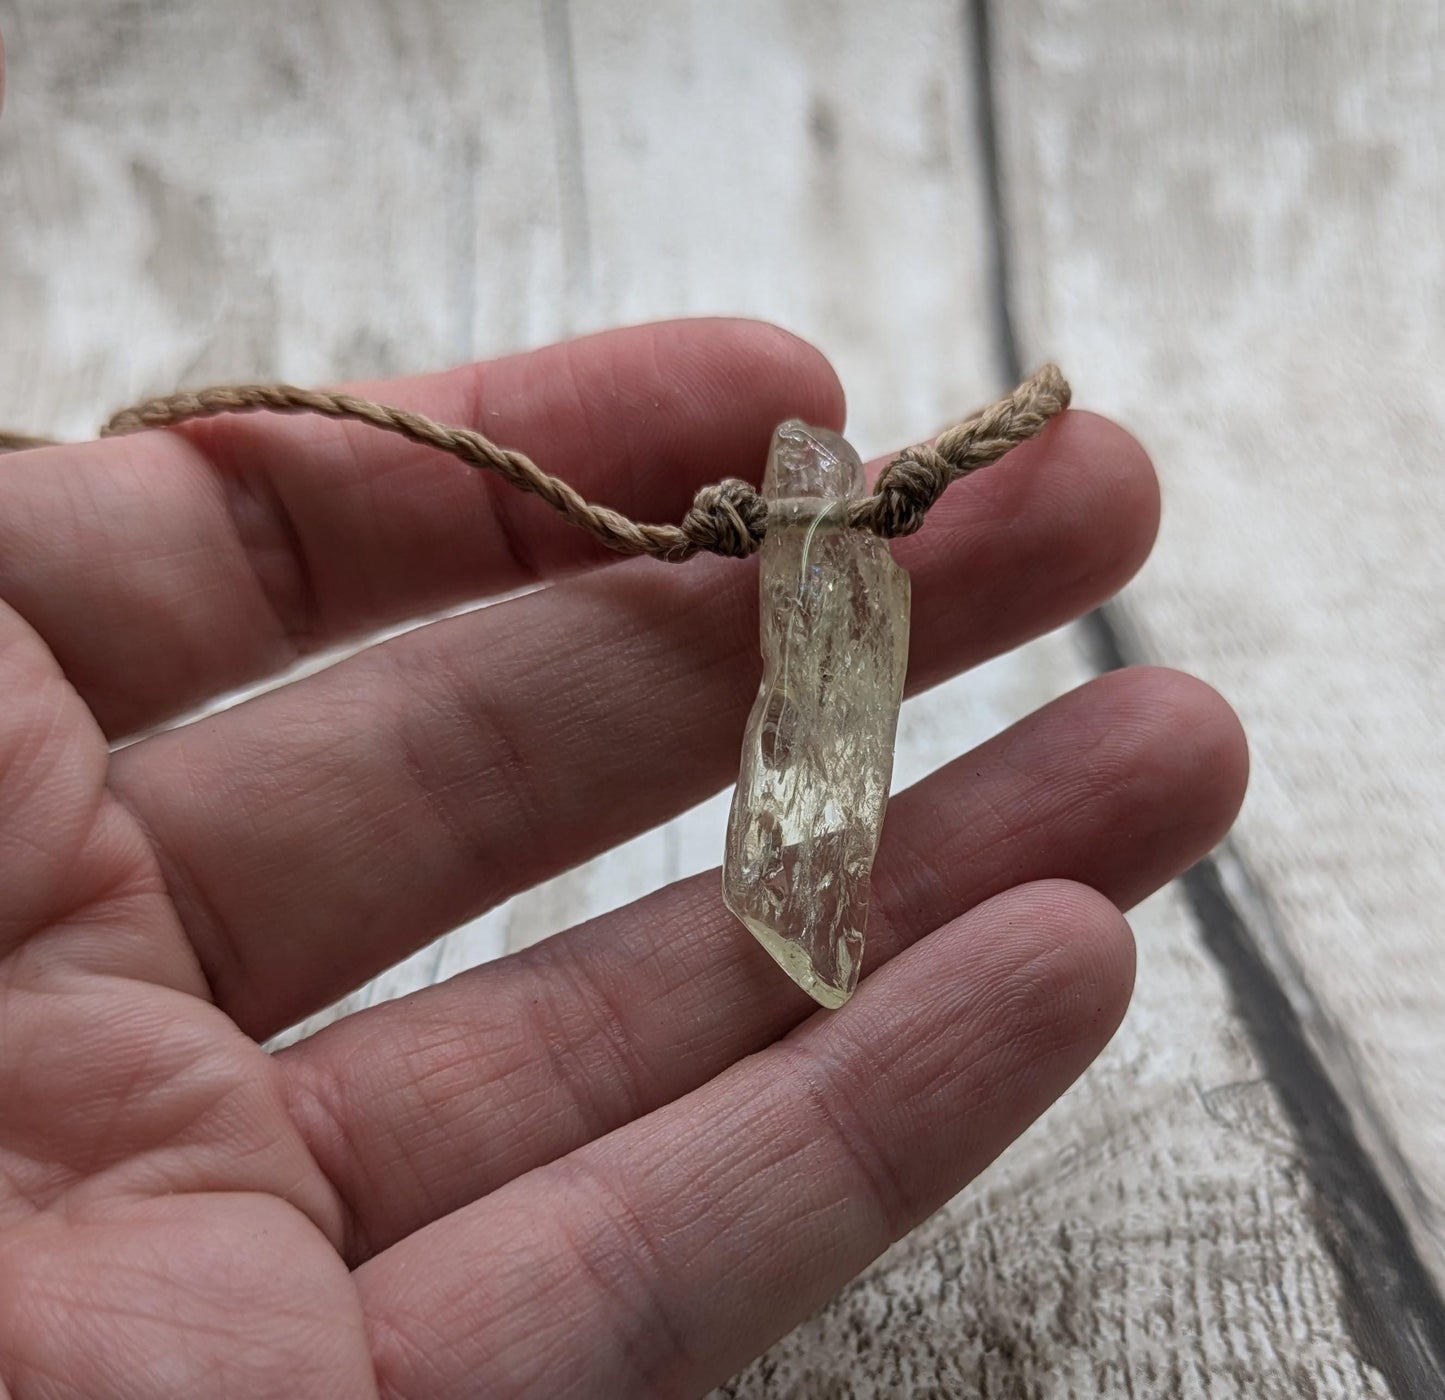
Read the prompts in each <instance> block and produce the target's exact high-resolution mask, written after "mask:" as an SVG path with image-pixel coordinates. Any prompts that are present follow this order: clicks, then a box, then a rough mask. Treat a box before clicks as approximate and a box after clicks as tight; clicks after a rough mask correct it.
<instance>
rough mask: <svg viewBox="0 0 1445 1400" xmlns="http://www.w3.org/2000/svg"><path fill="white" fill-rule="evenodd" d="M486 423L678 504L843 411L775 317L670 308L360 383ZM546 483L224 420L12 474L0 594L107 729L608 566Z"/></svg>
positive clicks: (534, 452)
mask: <svg viewBox="0 0 1445 1400" xmlns="http://www.w3.org/2000/svg"><path fill="white" fill-rule="evenodd" d="M361 392H363V393H366V394H369V395H372V396H374V397H376V398H379V399H381V400H383V401H385V402H387V403H392V404H396V405H399V406H402V407H408V408H413V409H418V410H420V411H422V412H424V413H427V414H430V415H431V416H433V417H435V418H439V419H442V420H443V421H447V422H456V423H462V424H465V425H468V426H472V427H476V428H479V429H481V430H482V431H483V432H485V433H487V434H488V435H489V436H490V437H492V438H493V439H494V440H496V441H497V442H500V443H502V444H504V445H506V446H509V447H515V448H518V449H520V450H521V451H523V452H526V453H528V454H529V455H531V456H533V457H535V458H536V459H537V460H538V461H539V462H541V463H542V464H543V465H544V466H545V467H547V468H548V469H550V470H553V471H555V472H556V473H557V474H558V475H561V476H563V477H565V478H566V479H567V480H568V481H570V482H571V483H572V484H573V485H575V486H576V487H577V488H578V489H579V490H580V491H582V492H583V494H584V495H587V496H589V497H593V498H596V499H599V500H602V501H605V502H606V503H608V504H610V505H612V506H614V507H616V508H618V509H619V510H622V511H624V512H626V513H628V514H631V515H634V516H636V517H638V518H641V519H644V520H654V519H656V520H673V519H677V518H679V517H681V515H682V514H683V513H684V511H685V509H686V507H687V505H688V504H689V503H690V501H691V499H692V494H693V492H694V490H695V489H696V488H697V487H698V486H700V485H702V484H703V483H704V482H707V481H712V480H715V479H717V478H718V477H720V476H727V475H737V476H751V477H754V478H756V476H757V474H758V473H759V472H760V471H761V469H762V466H763V461H764V458H765V456H766V452H767V445H768V439H769V435H770V434H771V432H772V430H773V428H774V426H775V425H776V424H777V422H778V421H779V419H781V418H785V417H788V416H790V415H793V414H797V415H799V416H802V417H804V418H807V419H810V420H815V421H818V422H820V423H826V424H829V425H830V426H834V427H837V426H839V425H840V424H841V419H842V411H843V410H842V397H841V391H840V390H839V388H838V383H837V380H836V378H835V377H834V375H833V372H832V370H831V369H830V368H829V367H828V365H827V363H826V361H824V360H823V358H822V357H821V356H820V355H819V354H818V353H817V352H816V351H815V350H813V349H811V348H810V347H809V346H807V345H805V344H804V343H803V342H801V341H799V340H796V339H795V338H794V337H792V336H790V335H787V334H786V333H785V332H783V331H779V330H777V329H775V328H773V327H771V326H766V325H762V324H759V323H754V322H745V321H726V320H705V321H681V322H670V323H666V324H662V325H655V326H641V327H636V328H633V329H630V330H623V331H615V332H609V333H606V334H603V335H597V336H589V337H586V338H584V339H582V340H578V341H574V342H572V343H570V344H567V345H559V346H551V347H549V348H548V349H545V350H539V351H536V352H535V353H533V354H529V355H518V356H514V357H512V358H509V359H504V360H497V361H494V362H492V363H490V364H485V365H468V366H465V367H463V368H461V369H457V370H452V371H450V372H448V373H445V374H433V375H427V376H424V377H421V378H416V379H406V380H397V381H394V382H391V383H387V384H376V385H370V386H363V387H362V389H361ZM615 557H616V556H615V555H612V554H610V553H609V552H608V551H607V550H606V549H605V548H604V547H603V546H601V545H599V544H598V543H597V542H596V541H595V540H593V539H592V538H591V537H590V536H588V535H586V534H584V533H583V532H582V531H580V530H577V529H575V528H573V527H571V526H568V525H565V524H563V523H562V522H560V521H558V520H557V518H556V517H555V516H554V515H553V514H552V513H551V512H550V511H549V510H548V509H547V508H546V507H545V506H543V505H542V504H541V503H540V502H539V501H537V500H536V499H535V498H532V497H527V496H524V495H522V494H521V493H519V492H517V491H515V490H514V489H512V488H511V487H509V486H507V485H506V484H505V483H503V482H501V481H500V480H499V479H498V478H496V477H494V476H492V475H491V474H489V473H486V472H481V471H477V470H475V469H472V468H468V467H465V466H463V465H462V464H461V463H459V462H457V461H455V460H453V459H452V458H450V457H447V456H445V455H443V454H441V453H438V452H435V451H432V450H430V449H427V448H424V447H419V446H417V445H415V444H411V443H407V442H404V441H402V440H401V439H399V438H397V437H394V436H392V435H390V434H387V433H380V432H377V431H375V430H373V429H370V428H366V427H363V426H360V425H356V424H342V423H335V422H331V421H330V420H326V419H319V418H307V417H278V416H275V415H256V416H246V417H228V418H218V419H214V420H211V421H209V422H204V423H196V424H191V425H188V426H187V427H185V428H184V429H182V430H180V431H178V432H154V433H144V434H141V435H139V436H135V437H125V438H115V439H109V440H107V441H104V442H96V443H87V444H82V445H77V446H67V447H62V448H51V449H46V450H41V451H37V452H30V453H25V454H23V455H20V456H17V457H14V458H11V459H8V460H7V461H5V463H4V465H3V468H0V597H3V598H4V599H6V600H7V601H9V603H10V604H11V606H13V607H15V608H16V609H17V610H18V611H19V612H20V613H22V614H23V615H24V616H25V617H26V618H27V619H29V621H30V622H31V624H32V625H33V626H34V627H35V628H36V630H37V631H39V632H40V633H41V635H42V636H43V637H44V638H45V640H46V643H47V644H48V645H49V647H50V649H51V650H52V651H53V652H54V654H55V655H56V657H57V658H58V659H59V660H60V662H61V664H62V665H63V667H64V668H65V671H66V673H67V675H68V676H69V677H70V679H71V681H72V682H73V683H74V684H75V685H76V687H77V688H78V689H79V690H80V692H81V694H82V695H83V696H84V697H85V699H86V701H87V703H88V704H89V705H90V706H91V708H92V709H93V710H94V712H95V713H96V715H97V716H98V717H99V718H100V720H101V722H102V724H103V725H104V726H105V728H106V729H107V731H108V732H110V733H111V734H119V733H127V732H130V731H133V730H136V729H139V728H143V727H145V726H147V725H149V724H152V723H154V722H156V721H158V720H161V719H163V718H165V717H166V716H168V715H171V714H174V713H176V712H177V711H179V710H182V709H184V708H186V707H187V706H189V705H192V704H195V703H197V702H198V701H201V700H204V699H206V698H208V697H210V696H212V695H215V694H217V693H220V692H222V691H224V690H227V689H230V688H233V687H235V686H237V685H240V684H242V683H243V682H246V681H248V680H252V679H254V678H256V677H258V676H264V675H267V674H270V673H272V672H274V671H277V670H280V669H281V668H283V667H284V666H285V665H286V664H287V663H288V662H290V661H291V660H293V659H295V657H296V656H297V655H298V654H300V653H304V652H307V651H310V650H313V649H315V648H316V647H319V646H322V645H325V644H328V643H331V642H334V641H336V640H338V639H341V638H344V637H347V636H352V635H356V634H358V633H363V632H365V631H367V630H370V629H374V628H376V627H379V626H381V625H383V624H385V623H388V622H394V621H397V620H399V619H404V618H407V617H412V616H416V615H418V614H420V613H423V612H426V611H428V610H431V609H434V608H438V607H442V606H444V605H446V604H448V603H454V602H457V601H459V600H463V599H467V598H472V597H480V596H483V595H485V594H488V593H492V592H497V591H501V590H506V589H510V588H514V587H516V586H518V585H520V584H523V583H529V582H532V581H534V580H535V579H538V578H541V577H551V576H555V575H557V574H560V573H564V572H566V571H568V570H574V569H577V568H580V567H583V566H586V565H592V564H597V563H599V562H602V561H603V560H604V559H605V560H611V559H614V558H615Z"/></svg>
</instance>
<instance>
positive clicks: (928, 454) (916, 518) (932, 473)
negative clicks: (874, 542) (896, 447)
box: [867, 443, 955, 539]
mask: <svg viewBox="0 0 1445 1400" xmlns="http://www.w3.org/2000/svg"><path fill="white" fill-rule="evenodd" d="M954 476H955V472H954V470H953V468H952V467H951V466H949V464H948V463H947V462H946V461H945V460H944V458H943V457H942V455H941V454H940V453H939V452H938V451H937V450H936V449H935V448H933V447H931V446H929V445H928V444H927V443H920V444H919V445H918V446H917V447H908V448H905V449H904V450H903V451H902V452H900V453H899V454H898V455H897V456H896V457H895V458H894V459H893V460H892V461H891V462H889V464H888V465H887V466H886V467H884V468H883V471H882V473H881V474H880V475H879V477H878V484H877V485H876V486H875V487H874V488H873V496H872V498H871V500H870V501H869V502H868V504H869V506H871V510H870V512H869V515H868V517H867V524H868V528H869V529H871V530H872V531H873V533H874V534H875V535H882V536H883V537H884V539H895V538H897V537H898V536H900V535H911V534H913V533H914V532H915V531H917V530H919V529H920V528H921V527H922V525H923V518H924V516H926V515H927V514H928V512H929V511H930V510H931V509H932V508H933V505H934V503H935V502H936V501H937V500H938V498H939V497H940V496H941V495H943V493H944V492H945V491H946V490H947V489H948V486H949V483H950V482H952V480H953V478H954Z"/></svg>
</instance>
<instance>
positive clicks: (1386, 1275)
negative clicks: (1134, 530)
mask: <svg viewBox="0 0 1445 1400" xmlns="http://www.w3.org/2000/svg"><path fill="white" fill-rule="evenodd" d="M960 3H961V5H962V8H963V15H962V20H963V24H962V32H963V33H964V34H965V35H968V36H970V38H971V41H972V42H971V51H970V53H968V54H967V55H965V59H966V62H967V65H968V66H969V67H971V69H972V70H973V71H972V76H973V88H974V95H975V100H974V120H975V123H976V132H975V139H976V140H977V142H978V147H979V156H980V161H981V164H982V168H983V175H984V198H985V200H986V204H987V214H988V218H987V225H988V236H989V239H990V243H991V248H990V265H991V266H990V272H991V276H992V287H991V292H992V295H991V298H990V304H991V310H992V314H993V318H994V323H993V326H992V338H993V344H994V349H995V354H996V357H997V362H998V374H999V377H1000V378H1001V379H1002V380H1006V381H1014V380H1017V379H1018V378H1019V377H1020V375H1021V372H1022V371H1021V366H1022V362H1023V357H1022V356H1021V355H1020V353H1019V347H1018V337H1017V332H1016V327H1015V324H1014V315H1013V287H1014V280H1013V271H1012V268H1011V266H1010V257H1009V252H1010V249H1009V239H1008V225H1007V219H1006V216H1005V189H1004V175H1003V170H1002V160H1001V156H1000V146H999V139H998V120H999V117H998V112H999V108H998V102H997V98H996V92H995V87H994V68H993V48H992V41H991V28H990V14H989V0H960ZM1080 627H1081V629H1082V632H1083V636H1084V642H1085V646H1086V648H1087V650H1088V653H1089V661H1090V664H1091V665H1092V666H1093V668H1094V669H1096V670H1098V671H1100V672H1103V671H1112V670H1118V669H1120V668H1121V667H1124V666H1130V665H1134V664H1136V663H1139V662H1144V661H1149V660H1151V659H1152V658H1150V657H1148V656H1147V655H1145V649H1144V647H1143V646H1142V645H1141V644H1140V643H1139V641H1138V639H1137V638H1136V637H1135V636H1134V634H1133V632H1132V630H1131V628H1130V627H1129V623H1128V618H1127V615H1126V614H1125V613H1124V611H1123V610H1122V608H1121V607H1120V605H1119V604H1118V603H1110V604H1106V605H1105V606H1104V607H1102V608H1100V609H1098V610H1097V611H1096V612H1093V613H1091V614H1090V615H1089V616H1088V617H1086V618H1085V619H1084V620H1083V621H1082V622H1081V623H1080ZM1180 886H1181V888H1182V891H1183V894H1184V899H1185V903H1186V906H1187V908H1188V910H1189V913H1190V916H1191V918H1192V919H1193V921H1194V923H1195V924H1196V926H1197V927H1198V929H1199V934H1200V940H1201V942H1202V944H1203V946H1204V948H1205V950H1206V951H1207V952H1208V953H1209V955H1210V956H1211V957H1212V958H1213V959H1214V960H1215V962H1216V963H1218V965H1219V967H1220V969H1221V971H1222V972H1223V974H1224V979H1225V983H1226V985H1227V987H1228V989H1229V995H1230V1000H1231V1002H1232V1003H1233V1006H1234V1009H1235V1011H1236V1013H1237V1014H1238V1016H1239V1018H1240V1021H1241V1022H1242V1024H1243V1026H1244V1029H1245V1031H1246V1033H1247V1034H1248V1036H1249V1038H1250V1041H1251V1043H1252V1045H1253V1047H1254V1050H1255V1053H1256V1054H1257V1055H1258V1056H1259V1059H1260V1062H1261V1064H1262V1066H1263V1068H1264V1071H1265V1075H1266V1077H1267V1078H1268V1080H1269V1082H1270V1084H1271V1085H1272V1086H1273V1088H1274V1090H1275V1093H1276V1094H1277V1095H1278V1097H1279V1101H1280V1104H1281V1106H1282V1107H1283V1109H1284V1111H1285V1113H1286V1115H1287V1116H1288V1118H1289V1120H1290V1123H1291V1125H1292V1126H1293V1129H1294V1132H1295V1135H1296V1137H1297V1139H1298V1141H1299V1145H1300V1160H1301V1165H1302V1166H1303V1167H1304V1170H1305V1173H1306V1175H1307V1177H1308V1179H1309V1182H1310V1185H1311V1187H1312V1188H1313V1191H1314V1195H1315V1200H1316V1203H1317V1212H1316V1218H1317V1227H1318V1229H1319V1233H1320V1237H1321V1239H1322V1240H1323V1242H1324V1244H1325V1247H1326V1249H1327V1250H1328V1252H1329V1255H1330V1257H1331V1259H1332V1260H1333V1261H1334V1264H1335V1267H1336V1269H1337V1270H1338V1271H1339V1276H1340V1286H1341V1297H1342V1300H1343V1303H1344V1306H1345V1310H1346V1317H1347V1321H1348V1323H1349V1326H1350V1329H1351V1332H1352V1334H1353V1337H1354V1341H1355V1343H1356V1345H1357V1346H1358V1347H1359V1350H1360V1354H1361V1356H1362V1357H1363V1359H1365V1360H1366V1361H1367V1362H1369V1363H1370V1364H1371V1365H1373V1366H1375V1367H1376V1368H1377V1369H1378V1370H1379V1371H1380V1372H1381V1373H1382V1375H1383V1376H1384V1377H1385V1379H1386V1381H1387V1382H1388V1384H1389V1385H1390V1388H1391V1389H1392V1390H1393V1391H1394V1393H1395V1394H1396V1395H1397V1396H1399V1397H1401V1400H1415V1397H1421V1398H1422V1400H1424V1397H1433V1396H1438V1395H1442V1394H1445V1299H1442V1298H1441V1296H1440V1293H1439V1292H1438V1291H1437V1289H1436V1287H1435V1284H1434V1281H1433V1280H1432V1278H1431V1276H1430V1274H1429V1272H1428V1270H1427V1269H1426V1268H1425V1266H1424V1263H1423V1262H1422V1260H1421V1258H1420V1255H1419V1252H1418V1250H1417V1249H1416V1247H1415V1244H1414V1241H1413V1239H1412V1237H1411V1233H1410V1229H1409V1226H1408V1224H1407V1223H1406V1220H1405V1217H1404V1215H1403V1214H1402V1212H1401V1209H1400V1204H1399V1198H1398V1197H1397V1195H1396V1194H1395V1193H1392V1191H1391V1185H1392V1184H1393V1186H1394V1187H1395V1191H1396V1192H1398V1193H1399V1195H1400V1196H1402V1197H1403V1198H1404V1199H1405V1200H1406V1201H1409V1200H1410V1198H1411V1196H1412V1193H1413V1192H1414V1190H1415V1189H1416V1188H1415V1185H1414V1180H1413V1177H1412V1174H1411V1172H1410V1169H1409V1167H1408V1165H1407V1164H1406V1163H1404V1162H1403V1161H1402V1160H1401V1159H1400V1158H1399V1157H1398V1155H1397V1154H1396V1153H1395V1152H1394V1151H1393V1149H1392V1148H1391V1147H1390V1136H1389V1133H1388V1131H1387V1130H1386V1129H1385V1127H1384V1126H1383V1123H1382V1120H1381V1118H1380V1115H1379V1113H1378V1112H1377V1110H1376V1108H1375V1105H1374V1104H1373V1102H1372V1101H1371V1099H1370V1096H1369V1092H1368V1090H1367V1089H1366V1087H1365V1086H1364V1084H1363V1083H1362V1082H1361V1081H1360V1080H1359V1078H1358V1076H1356V1075H1354V1074H1353V1073H1348V1072H1343V1071H1345V1070H1347V1069H1348V1066H1349V1053H1348V1048H1347V1047H1346V1046H1345V1045H1344V1043H1343V1042H1342V1040H1341V1039H1340V1038H1339V1037H1338V1035H1337V1034H1336V1033H1335V1032H1334V1028H1333V1027H1332V1026H1331V1024H1330V1023H1329V1020H1328V1018H1327V1017H1326V1016H1325V1015H1324V1013H1323V1011H1322V1009H1321V1008H1320V1007H1319V1005H1318V1003H1317V1001H1316V1000H1315V998H1314V996H1313V994H1312V992H1311V989H1310V987H1309V985H1308V983H1307V981H1306V980H1305V979H1304V977H1303V976H1301V975H1299V973H1298V970H1297V969H1293V968H1290V967H1283V966H1282V965H1281V964H1282V959H1281V957H1280V950H1281V949H1282V947H1283V944H1282V940H1281V939H1280V937H1279V935H1278V933H1277V932H1276V930H1275V929H1274V927H1273V921H1272V918H1271V915H1270V912H1269V909H1268V905H1267V903H1266V901H1265V900H1264V898H1263V897H1262V895H1261V893H1260V891H1259V888H1258V886H1257V884H1256V882H1255V881H1254V880H1253V878H1252V877H1251V875H1250V872H1249V865H1248V862H1247V860H1246V859H1245V858H1244V857H1243V855H1242V854H1241V853H1240V851H1239V850H1238V849H1237V848H1236V847H1235V845H1234V844H1233V843H1232V842H1231V841H1228V840H1226V841H1225V842H1224V843H1223V844H1222V845H1221V846H1220V848H1219V850H1218V851H1217V852H1216V853H1215V854H1213V855H1211V856H1206V857H1205V858H1204V859H1203V860H1202V861H1200V862H1199V864H1198V865H1196V866H1195V867H1194V868H1193V869H1192V870H1190V871H1188V872H1187V873H1186V874H1185V875H1184V876H1183V877H1182V878H1181V880H1180ZM1311 1032H1312V1033H1311ZM1332 1070H1333V1073H1332ZM1367 1142H1368V1143H1369V1146H1367V1145H1366V1144H1367ZM1371 1147H1373V1148H1374V1152H1373V1153H1372V1151H1371V1150H1370V1149H1371ZM1377 1158H1378V1159H1380V1160H1377ZM1386 1168H1387V1169H1388V1171H1387V1170H1385V1169H1386Z"/></svg>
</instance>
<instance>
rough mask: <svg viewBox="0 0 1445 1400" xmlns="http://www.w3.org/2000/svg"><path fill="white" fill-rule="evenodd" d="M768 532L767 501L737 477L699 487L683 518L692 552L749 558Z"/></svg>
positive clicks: (683, 530)
mask: <svg viewBox="0 0 1445 1400" xmlns="http://www.w3.org/2000/svg"><path fill="white" fill-rule="evenodd" d="M767 532H768V503H767V502H766V501H765V500H763V498H762V497H761V496H760V495H758V493H757V490H756V488H755V487H753V486H752V485H750V484H749V483H748V482H746V481H740V480H739V479H738V478H737V477H735V476H729V477H724V478H723V480H721V481H714V482H712V483H710V484H709V485H707V486H700V487H699V488H698V491H697V494H696V495H695V496H694V497H693V498H692V507H691V509H690V510H689V511H688V513H687V514H686V515H685V516H683V519H682V533H683V535H684V536H685V537H686V539H687V542H688V544H689V545H690V546H691V549H690V550H689V553H691V552H695V551H698V550H701V551H705V552H706V553H708V554H724V555H727V556H728V557H729V558H732V559H746V558H747V557H748V555H749V554H753V553H756V551H757V549H758V547H759V546H760V545H761V544H762V542H763V536H764V535H765V534H767Z"/></svg>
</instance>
